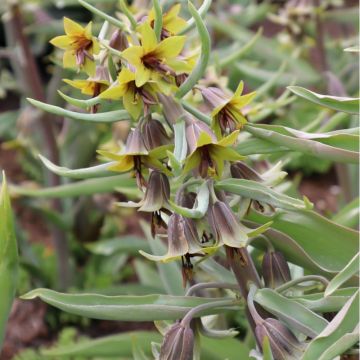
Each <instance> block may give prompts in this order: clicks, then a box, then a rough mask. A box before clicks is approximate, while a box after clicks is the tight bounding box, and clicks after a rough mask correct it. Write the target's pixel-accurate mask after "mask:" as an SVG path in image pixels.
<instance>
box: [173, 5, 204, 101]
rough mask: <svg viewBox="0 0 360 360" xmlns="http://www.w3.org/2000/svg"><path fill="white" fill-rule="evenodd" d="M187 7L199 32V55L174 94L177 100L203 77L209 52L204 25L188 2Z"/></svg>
mask: <svg viewBox="0 0 360 360" xmlns="http://www.w3.org/2000/svg"><path fill="white" fill-rule="evenodd" d="M188 7H189V11H190V13H191V15H192V17H193V18H194V20H195V23H196V27H197V30H198V32H199V36H200V42H201V53H200V57H199V59H198V61H197V63H196V65H195V67H194V69H193V70H192V72H191V73H190V75H189V76H188V78H187V79H186V80H185V82H184V83H183V84H182V85H181V86H180V87H179V89H178V91H177V92H176V97H177V98H179V99H180V98H183V97H184V96H185V95H186V94H187V93H188V92H189V91H190V90H192V89H193V87H194V85H196V83H197V82H198V80H200V79H201V78H202V76H203V75H204V73H205V70H206V67H207V65H208V62H209V58H210V50H211V39H210V35H209V32H208V30H207V28H206V25H205V23H204V22H203V20H202V18H201V16H200V14H199V13H198V12H197V10H196V9H195V7H194V5H193V4H192V3H191V2H190V1H189V2H188Z"/></svg>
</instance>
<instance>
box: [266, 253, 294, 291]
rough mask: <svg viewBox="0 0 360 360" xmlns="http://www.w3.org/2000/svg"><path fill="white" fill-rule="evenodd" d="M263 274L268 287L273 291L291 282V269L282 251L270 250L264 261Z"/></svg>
mask: <svg viewBox="0 0 360 360" xmlns="http://www.w3.org/2000/svg"><path fill="white" fill-rule="evenodd" d="M262 274H263V277H264V282H265V286H266V287H270V288H272V289H275V288H277V287H278V286H280V285H282V284H285V283H286V282H288V281H290V280H291V275H290V268H289V264H288V263H287V261H286V259H285V257H284V255H283V254H282V253H281V252H280V251H272V250H269V251H267V252H266V253H265V255H264V257H263V261H262Z"/></svg>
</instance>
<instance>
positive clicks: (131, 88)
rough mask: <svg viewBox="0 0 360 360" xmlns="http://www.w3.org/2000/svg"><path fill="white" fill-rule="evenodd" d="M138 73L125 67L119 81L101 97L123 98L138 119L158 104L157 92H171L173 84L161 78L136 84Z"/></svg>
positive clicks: (125, 104) (128, 108)
mask: <svg viewBox="0 0 360 360" xmlns="http://www.w3.org/2000/svg"><path fill="white" fill-rule="evenodd" d="M135 79H136V74H135V73H134V72H133V71H131V70H130V69H128V68H126V67H124V68H123V69H122V70H121V72H120V73H119V75H118V78H117V83H116V84H115V85H114V86H112V87H111V88H109V89H108V90H106V91H104V92H103V93H102V94H101V95H100V98H103V99H113V100H119V99H121V98H122V101H123V104H124V108H125V109H126V110H127V111H128V112H129V114H130V115H131V116H132V118H133V119H138V118H139V116H140V115H141V114H142V113H144V115H147V113H148V108H149V106H150V105H155V104H157V95H156V94H157V93H159V92H163V93H169V91H170V90H171V85H170V84H168V83H166V82H165V81H163V80H162V79H159V80H158V81H156V82H155V81H149V82H146V83H144V84H143V85H142V86H137V85H136V81H135Z"/></svg>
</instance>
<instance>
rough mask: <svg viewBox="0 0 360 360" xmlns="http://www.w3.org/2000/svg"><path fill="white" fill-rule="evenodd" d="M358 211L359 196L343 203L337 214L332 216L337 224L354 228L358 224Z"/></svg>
mask: <svg viewBox="0 0 360 360" xmlns="http://www.w3.org/2000/svg"><path fill="white" fill-rule="evenodd" d="M359 213H360V198H359V197H358V198H356V199H354V200H353V201H351V202H350V203H348V204H347V205H345V206H344V207H343V208H342V209H341V210H340V211H339V212H338V213H337V214H335V215H334V216H333V218H332V220H333V221H334V222H336V223H337V224H339V225H343V226H347V227H351V228H356V227H357V225H358V224H359Z"/></svg>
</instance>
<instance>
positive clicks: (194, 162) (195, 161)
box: [183, 151, 201, 174]
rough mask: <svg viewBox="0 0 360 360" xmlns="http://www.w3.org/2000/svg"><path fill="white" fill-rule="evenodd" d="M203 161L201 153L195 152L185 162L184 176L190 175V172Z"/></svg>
mask: <svg viewBox="0 0 360 360" xmlns="http://www.w3.org/2000/svg"><path fill="white" fill-rule="evenodd" d="M200 161H201V155H200V153H199V151H195V152H193V153H192V154H191V155H190V156H189V157H188V158H187V159H186V160H185V166H184V169H183V174H186V173H188V172H189V171H190V170H192V169H194V168H195V167H198V166H199V164H200Z"/></svg>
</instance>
